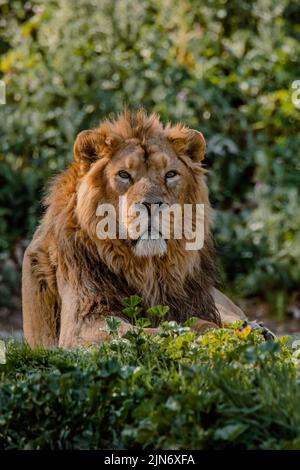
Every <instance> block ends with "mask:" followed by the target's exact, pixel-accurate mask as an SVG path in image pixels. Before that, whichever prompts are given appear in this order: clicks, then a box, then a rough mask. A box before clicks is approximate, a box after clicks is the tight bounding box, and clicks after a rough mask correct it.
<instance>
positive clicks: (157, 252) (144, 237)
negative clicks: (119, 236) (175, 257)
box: [123, 227, 168, 257]
mask: <svg viewBox="0 0 300 470" xmlns="http://www.w3.org/2000/svg"><path fill="white" fill-rule="evenodd" d="M123 242H124V243H125V244H126V245H127V246H128V247H129V248H131V249H132V251H133V252H134V254H135V255H136V256H143V257H145V256H164V255H165V254H166V252H167V248H168V240H166V239H165V238H164V237H163V234H162V233H161V232H160V231H157V230H153V228H152V229H151V227H148V230H147V231H145V232H144V233H142V234H141V235H140V236H139V237H138V238H136V239H132V238H128V239H127V240H123Z"/></svg>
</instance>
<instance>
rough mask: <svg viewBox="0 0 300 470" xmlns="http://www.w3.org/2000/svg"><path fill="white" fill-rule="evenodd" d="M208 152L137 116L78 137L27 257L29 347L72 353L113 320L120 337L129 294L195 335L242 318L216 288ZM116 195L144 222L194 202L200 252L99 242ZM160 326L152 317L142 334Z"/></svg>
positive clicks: (189, 133)
mask: <svg viewBox="0 0 300 470" xmlns="http://www.w3.org/2000/svg"><path fill="white" fill-rule="evenodd" d="M205 151H206V144H205V139H204V137H203V135H202V133H201V132H199V131H197V130H193V129H189V128H188V127H186V126H185V125H183V124H181V123H178V124H175V125H171V124H167V125H165V126H164V125H163V124H162V123H161V121H160V119H159V117H158V116H157V115H155V114H151V115H148V114H147V113H146V112H145V111H144V110H143V109H140V110H138V111H136V112H130V111H128V110H125V111H123V112H122V113H120V114H119V115H118V116H117V117H116V119H115V120H105V121H103V122H102V123H100V125H99V127H97V128H95V129H92V130H87V131H82V132H80V134H79V135H78V136H77V138H76V141H75V144H74V159H73V161H72V162H71V163H70V165H69V167H68V168H67V169H66V170H65V171H64V172H63V173H62V174H59V175H58V176H56V177H55V178H54V180H53V181H52V182H51V184H50V186H49V188H48V191H47V195H46V197H45V199H44V205H45V208H46V210H45V213H44V216H43V217H42V220H41V223H40V225H39V226H38V228H37V230H36V232H35V234H34V237H33V239H32V241H31V243H30V244H29V246H28V248H27V250H26V252H25V255H24V262H23V277H22V299H23V325H24V335H25V339H26V340H27V342H28V343H29V345H31V346H32V347H35V346H39V345H43V346H60V347H64V348H71V347H76V346H79V345H84V344H90V343H99V342H101V341H105V340H108V339H109V335H108V333H106V332H105V329H104V328H103V327H104V326H105V324H106V320H107V318H108V317H111V316H114V317H117V318H118V319H119V320H120V332H121V333H125V332H126V331H128V329H130V328H132V325H131V322H130V320H129V319H128V318H127V317H126V315H125V314H124V313H123V312H122V308H123V307H122V301H123V299H124V298H126V297H130V296H131V295H135V294H137V295H139V296H140V297H141V298H142V299H143V302H144V306H145V308H150V307H152V306H155V305H167V306H169V307H170V311H169V313H168V314H167V316H166V317H165V319H166V320H175V321H177V322H184V321H186V320H187V319H188V318H190V317H196V318H198V319H199V323H198V325H200V326H199V327H200V328H201V325H202V324H203V323H204V324H209V325H214V326H216V327H220V326H222V325H223V324H224V323H226V322H230V321H235V320H237V319H244V318H245V316H244V314H243V312H242V311H241V310H240V309H239V308H238V307H237V306H236V305H234V304H233V303H232V302H231V300H229V299H228V298H227V297H225V295H223V294H222V293H221V292H220V291H218V290H217V289H216V287H215V286H216V282H217V269H216V259H215V250H214V242H213V238H212V235H211V228H210V227H211V207H210V203H209V198H208V188H207V185H206V176H205V175H206V170H205V169H204V168H203V164H202V160H203V159H204V155H205ZM122 196H123V197H124V196H125V197H126V200H127V202H128V205H129V206H130V207H133V206H135V205H136V204H139V205H142V206H143V207H145V208H146V210H147V214H148V215H150V214H151V208H152V205H156V206H157V207H160V206H161V205H165V206H170V205H172V204H177V206H178V205H179V206H180V207H182V206H183V205H184V204H191V205H192V206H195V204H201V205H202V207H204V221H203V232H204V238H203V240H204V241H203V246H202V247H201V249H197V250H187V249H186V239H185V238H184V237H183V238H181V239H179V238H178V239H175V238H172V237H171V238H170V239H168V240H165V239H164V237H163V235H162V234H160V236H159V237H158V238H155V239H152V238H151V237H150V238H148V239H147V238H145V237H141V236H140V237H136V236H132V237H131V236H130V231H129V232H128V233H129V235H128V237H127V238H126V239H123V238H121V237H119V236H116V237H111V238H109V237H107V238H105V237H103V238H101V237H99V236H98V234H97V224H98V223H99V217H98V216H97V208H98V207H99V204H110V205H111V206H112V207H114V208H116V213H118V210H117V209H119V205H120V197H122ZM131 222H132V220H131ZM126 224H127V225H130V217H127V218H125V225H126ZM127 228H128V227H127ZM147 230H149V227H147ZM157 328H159V325H158V323H157V320H155V318H152V328H149V329H145V331H148V332H149V333H155V332H156V331H157Z"/></svg>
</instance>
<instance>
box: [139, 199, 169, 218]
mask: <svg viewBox="0 0 300 470" xmlns="http://www.w3.org/2000/svg"><path fill="white" fill-rule="evenodd" d="M142 204H143V205H144V206H145V207H146V208H147V211H148V214H149V215H151V206H156V207H157V206H158V207H160V206H162V205H163V204H164V202H163V201H160V200H153V201H142Z"/></svg>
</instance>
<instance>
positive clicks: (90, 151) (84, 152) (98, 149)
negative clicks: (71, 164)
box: [74, 123, 120, 165]
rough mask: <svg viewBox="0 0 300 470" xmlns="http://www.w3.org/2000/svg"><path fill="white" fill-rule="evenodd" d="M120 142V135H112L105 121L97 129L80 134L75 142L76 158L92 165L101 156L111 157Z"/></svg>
mask: <svg viewBox="0 0 300 470" xmlns="http://www.w3.org/2000/svg"><path fill="white" fill-rule="evenodd" d="M119 143H120V139H119V138H118V136H116V135H112V133H111V132H109V130H107V126H106V125H105V123H104V124H102V125H101V126H100V127H98V128H96V129H92V130H89V131H82V132H80V134H78V136H77V138H76V140H75V144H74V159H75V161H77V162H81V163H84V164H86V165H91V164H92V163H93V162H95V161H96V160H98V159H99V158H103V157H107V158H111V157H112V155H113V153H114V152H115V151H116V149H117V147H118V145H119Z"/></svg>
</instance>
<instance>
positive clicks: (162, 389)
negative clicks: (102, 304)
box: [0, 323, 300, 449]
mask: <svg viewBox="0 0 300 470" xmlns="http://www.w3.org/2000/svg"><path fill="white" fill-rule="evenodd" d="M237 326H238V325H236V327H235V328H234V327H232V329H228V330H224V329H220V330H214V331H210V332H207V333H206V334H204V335H203V336H198V335H197V334H196V333H195V332H193V331H192V330H190V328H188V327H186V326H180V325H177V324H175V323H165V324H164V329H163V332H162V333H161V334H160V335H157V336H154V337H149V336H146V335H145V334H144V333H142V330H140V329H138V330H137V331H131V332H129V333H127V334H126V335H125V336H123V337H119V336H118V334H117V333H116V331H115V328H112V330H111V334H112V340H111V342H110V343H106V344H102V345H100V346H95V347H91V348H90V349H89V350H87V349H78V350H72V351H64V350H60V349H52V350H49V349H48V350H46V349H39V350H31V349H30V348H29V347H28V346H26V345H24V344H23V345H22V344H17V343H13V342H11V343H9V344H8V346H7V353H6V363H5V364H3V362H5V360H4V357H3V352H2V355H1V357H0V359H1V362H2V365H0V368H1V369H0V370H1V381H0V416H1V426H0V448H2V449H15V448H17V449H48V448H50V449H104V448H106V449H107V448H109V449H132V448H143V449H153V448H156V449H224V448H226V449H228V448H231V449H299V448H300V408H299V400H300V388H299V380H300V372H299V349H297V347H299V344H298V343H299V341H298V343H297V342H294V344H293V346H295V348H294V349H293V348H292V347H288V346H287V343H286V339H281V340H280V341H275V342H272V341H271V342H269V341H267V342H265V341H264V340H263V337H262V336H261V335H260V333H259V332H258V331H251V332H250V333H249V330H243V332H239V330H238V329H236V328H237Z"/></svg>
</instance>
